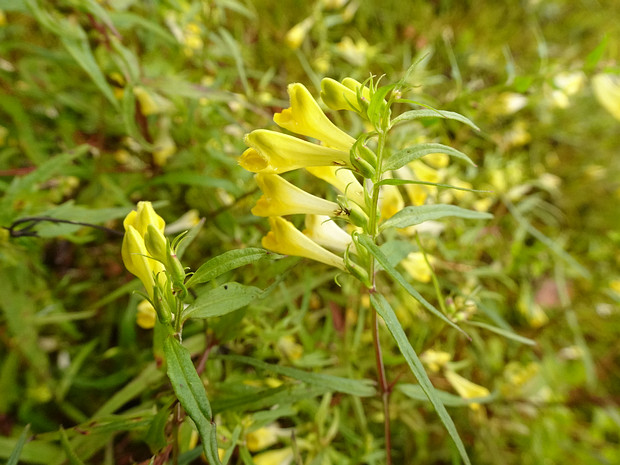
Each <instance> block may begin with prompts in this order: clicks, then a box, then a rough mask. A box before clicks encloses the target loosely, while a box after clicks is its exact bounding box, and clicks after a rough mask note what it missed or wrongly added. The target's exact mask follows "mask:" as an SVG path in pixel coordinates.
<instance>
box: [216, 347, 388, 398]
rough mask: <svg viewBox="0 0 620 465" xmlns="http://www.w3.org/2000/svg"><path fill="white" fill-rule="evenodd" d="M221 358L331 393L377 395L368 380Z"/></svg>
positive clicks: (251, 360) (230, 357)
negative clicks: (324, 389) (322, 388)
mask: <svg viewBox="0 0 620 465" xmlns="http://www.w3.org/2000/svg"><path fill="white" fill-rule="evenodd" d="M219 358H223V359H224V360H232V361H235V362H239V363H246V364H248V365H252V366H253V367H255V368H259V369H261V370H266V371H270V372H272V373H277V374H279V375H283V376H288V377H289V378H293V379H297V380H299V381H302V382H304V383H308V384H313V385H316V386H320V387H324V388H326V389H328V390H330V391H335V392H344V393H346V394H351V395H352V396H360V397H367V396H373V395H375V394H376V390H375V388H374V387H373V386H372V383H373V382H372V381H371V380H368V379H362V380H356V379H348V378H341V377H340V376H332V375H326V374H322V373H311V372H307V371H304V370H300V369H298V368H291V367H284V366H280V365H274V364H270V363H265V362H263V361H262V360H258V359H255V358H251V357H244V356H242V355H222V356H220V357H219Z"/></svg>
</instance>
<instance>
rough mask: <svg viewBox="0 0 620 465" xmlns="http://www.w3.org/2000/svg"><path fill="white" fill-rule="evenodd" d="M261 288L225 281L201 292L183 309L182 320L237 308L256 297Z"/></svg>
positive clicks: (219, 313) (206, 316) (217, 313)
mask: <svg viewBox="0 0 620 465" xmlns="http://www.w3.org/2000/svg"><path fill="white" fill-rule="evenodd" d="M261 294H263V290H262V289H259V288H258V287H253V286H244V285H243V284H239V283H226V284H222V285H221V286H218V287H216V288H215V289H209V290H208V291H206V292H204V293H202V294H201V295H200V296H198V298H197V299H196V301H195V302H194V303H193V304H191V305H190V306H189V307H187V308H186V309H185V310H183V313H182V316H181V319H182V321H185V320H187V319H188V318H210V317H214V316H222V315H226V314H228V313H231V312H234V311H235V310H239V309H240V308H241V307H245V306H246V305H247V304H249V303H250V302H252V301H253V300H255V299H257V298H258V297H259V296H260V295H261Z"/></svg>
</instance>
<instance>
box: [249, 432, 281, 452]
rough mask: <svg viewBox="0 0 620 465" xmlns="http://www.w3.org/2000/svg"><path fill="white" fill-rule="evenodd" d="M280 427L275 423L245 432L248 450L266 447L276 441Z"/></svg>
mask: <svg viewBox="0 0 620 465" xmlns="http://www.w3.org/2000/svg"><path fill="white" fill-rule="evenodd" d="M279 431H280V428H278V427H277V426H275V425H271V426H263V427H262V428H258V429H257V430H255V431H252V432H250V433H248V434H247V436H246V437H245V444H246V446H247V447H248V450H249V451H250V452H257V451H259V450H263V449H267V447H270V446H273V445H274V444H275V443H276V442H278V432H279Z"/></svg>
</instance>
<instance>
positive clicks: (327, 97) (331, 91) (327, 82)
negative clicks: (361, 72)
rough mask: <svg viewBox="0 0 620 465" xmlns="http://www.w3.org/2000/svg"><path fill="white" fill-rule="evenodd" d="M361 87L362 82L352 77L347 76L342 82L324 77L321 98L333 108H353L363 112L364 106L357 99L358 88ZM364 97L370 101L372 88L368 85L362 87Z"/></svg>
mask: <svg viewBox="0 0 620 465" xmlns="http://www.w3.org/2000/svg"><path fill="white" fill-rule="evenodd" d="M360 87H362V84H360V83H359V82H357V81H356V80H355V79H352V78H345V79H343V80H342V83H340V82H338V81H336V80H334V79H331V78H324V79H323V80H321V99H322V100H323V103H325V105H327V106H328V107H329V108H331V109H332V110H352V111H355V112H357V113H361V112H362V108H360V106H359V102H358V101H357V90H358V89H359V88H360ZM362 98H364V99H366V101H370V90H369V89H368V87H366V86H364V87H363V88H362Z"/></svg>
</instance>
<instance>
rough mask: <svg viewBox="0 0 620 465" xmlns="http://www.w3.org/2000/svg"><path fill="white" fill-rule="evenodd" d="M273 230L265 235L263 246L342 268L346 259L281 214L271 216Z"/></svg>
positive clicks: (270, 222)
mask: <svg viewBox="0 0 620 465" xmlns="http://www.w3.org/2000/svg"><path fill="white" fill-rule="evenodd" d="M269 224H270V226H271V231H270V232H269V233H268V234H267V235H266V236H265V237H263V241H262V244H263V247H265V248H266V249H269V250H272V251H274V252H276V253H279V254H283V255H294V256H297V257H305V258H310V259H312V260H316V261H318V262H321V263H325V264H327V265H330V266H335V267H336V268H340V269H341V270H344V269H345V266H344V260H343V259H342V258H340V257H338V256H337V255H335V254H333V253H331V252H330V251H329V250H327V249H324V248H323V247H321V246H320V245H318V244H317V243H316V242H314V241H313V240H312V239H310V238H309V237H307V236H305V235H304V234H303V233H302V232H301V231H299V230H298V229H297V228H296V227H295V226H293V223H291V222H290V221H287V220H285V219H284V218H281V217H279V216H271V217H269Z"/></svg>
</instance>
